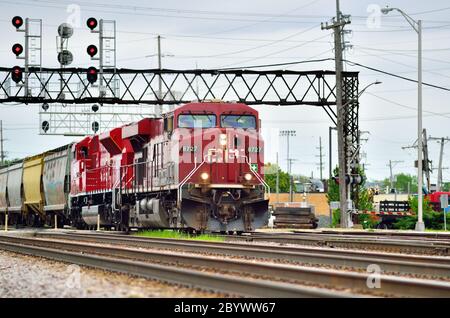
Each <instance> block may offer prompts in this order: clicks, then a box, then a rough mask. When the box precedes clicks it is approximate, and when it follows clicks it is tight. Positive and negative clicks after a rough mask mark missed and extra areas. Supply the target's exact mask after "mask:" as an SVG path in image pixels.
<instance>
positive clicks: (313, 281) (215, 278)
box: [0, 236, 450, 297]
mask: <svg viewBox="0 0 450 318" xmlns="http://www.w3.org/2000/svg"><path fill="white" fill-rule="evenodd" d="M0 248H2V249H5V250H9V251H12V252H19V253H25V254H29V255H34V256H42V257H46V258H51V259H54V260H59V261H65V262H70V263H77V264H80V265H86V266H93V267H98V268H102V269H106V270H112V271H119V272H123V273H127V274H131V275H138V276H144V277H147V278H154V279H159V280H163V281H168V282H171V283H178V284H185V285H190V286H195V287H200V288H203V289H209V290H215V291H219V292H226V293H231V294H237V295H243V296H255V297H330V296H331V297H336V296H340V297H356V296H409V297H450V283H449V282H438V281H432V280H424V279H415V278H410V277H393V276H387V275H381V276H380V277H379V278H380V281H381V285H380V288H378V289H370V288H368V287H367V281H368V279H370V277H369V274H366V273H356V272H348V271H336V270H334V269H324V268H311V267H305V266H298V265H295V266H294V265H288V264H275V263H268V262H254V261H250V260H242V259H227V258H217V257H210V256H205V255H186V254H180V253H179V252H177V251H170V252H168V251H155V250H153V251H152V250H142V249H136V248H130V247H117V246H114V247H113V246H106V245H98V244H92V242H91V243H80V242H68V241H61V240H55V239H42V238H25V237H10V236H0ZM168 265H172V266H168ZM180 266H181V267H180ZM205 270H206V272H205ZM236 275H238V276H236Z"/></svg>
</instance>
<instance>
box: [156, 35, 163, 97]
mask: <svg viewBox="0 0 450 318" xmlns="http://www.w3.org/2000/svg"><path fill="white" fill-rule="evenodd" d="M157 39H158V69H159V70H161V69H162V65H161V35H158V37H157ZM158 98H159V99H161V98H162V78H161V75H160V76H159V80H158Z"/></svg>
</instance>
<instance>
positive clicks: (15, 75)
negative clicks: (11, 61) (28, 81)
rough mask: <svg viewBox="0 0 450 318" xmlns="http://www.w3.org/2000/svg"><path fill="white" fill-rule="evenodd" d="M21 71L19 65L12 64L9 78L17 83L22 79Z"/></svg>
mask: <svg viewBox="0 0 450 318" xmlns="http://www.w3.org/2000/svg"><path fill="white" fill-rule="evenodd" d="M22 77H23V71H22V68H21V67H20V66H14V67H13V68H12V70H11V78H12V80H13V81H14V82H15V83H17V84H18V83H19V82H21V81H22Z"/></svg>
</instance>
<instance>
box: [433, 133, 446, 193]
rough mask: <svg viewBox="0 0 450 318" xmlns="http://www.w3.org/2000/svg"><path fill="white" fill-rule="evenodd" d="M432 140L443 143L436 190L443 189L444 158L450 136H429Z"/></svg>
mask: <svg viewBox="0 0 450 318" xmlns="http://www.w3.org/2000/svg"><path fill="white" fill-rule="evenodd" d="M429 139H430V140H437V141H438V143H440V144H441V151H440V152H439V167H438V176H437V183H436V191H438V192H439V191H441V190H442V170H443V168H442V160H443V157H444V145H445V144H446V143H447V142H448V141H450V138H448V137H446V138H444V137H441V138H436V137H431V136H430V138H429Z"/></svg>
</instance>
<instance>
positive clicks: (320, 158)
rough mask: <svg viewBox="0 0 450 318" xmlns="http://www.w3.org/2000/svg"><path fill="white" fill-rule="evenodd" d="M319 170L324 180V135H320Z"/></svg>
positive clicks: (321, 178)
mask: <svg viewBox="0 0 450 318" xmlns="http://www.w3.org/2000/svg"><path fill="white" fill-rule="evenodd" d="M317 149H319V156H318V157H319V171H320V180H321V181H322V180H323V168H324V164H323V157H324V155H323V153H322V149H323V148H322V137H319V148H317Z"/></svg>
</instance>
